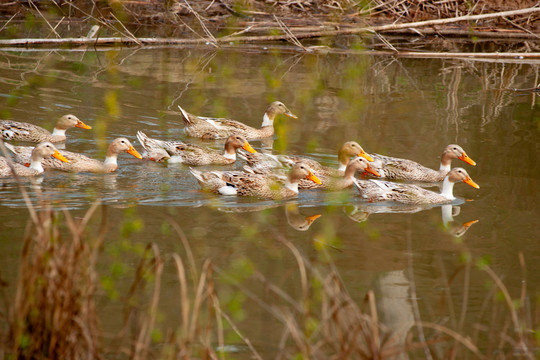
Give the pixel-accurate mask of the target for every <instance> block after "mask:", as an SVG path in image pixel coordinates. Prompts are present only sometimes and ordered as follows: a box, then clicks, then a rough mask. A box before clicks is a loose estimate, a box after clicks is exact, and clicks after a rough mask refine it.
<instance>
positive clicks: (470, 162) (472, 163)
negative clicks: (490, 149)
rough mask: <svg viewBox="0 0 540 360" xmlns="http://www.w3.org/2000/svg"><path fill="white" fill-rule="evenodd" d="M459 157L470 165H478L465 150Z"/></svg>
mask: <svg viewBox="0 0 540 360" xmlns="http://www.w3.org/2000/svg"><path fill="white" fill-rule="evenodd" d="M458 159H459V160H463V161H465V162H466V163H467V164H469V165H472V166H476V162H475V161H474V160H473V159H471V158H470V157H469V155H467V153H466V152H465V151H464V152H462V153H461V156H460V157H459V158H458Z"/></svg>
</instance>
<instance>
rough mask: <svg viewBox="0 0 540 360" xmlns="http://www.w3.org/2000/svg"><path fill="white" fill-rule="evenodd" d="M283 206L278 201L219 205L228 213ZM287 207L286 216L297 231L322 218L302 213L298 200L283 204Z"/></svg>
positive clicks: (319, 215)
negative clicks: (243, 204) (247, 204)
mask: <svg viewBox="0 0 540 360" xmlns="http://www.w3.org/2000/svg"><path fill="white" fill-rule="evenodd" d="M279 206H281V204H278V203H272V204H268V205H255V206H242V207H240V206H227V207H218V208H217V209H218V210H219V211H223V212H228V213H243V212H255V211H263V210H266V209H271V208H276V207H279ZM283 207H284V209H285V218H286V219H287V223H288V224H289V226H290V227H292V228H293V229H295V230H297V231H307V230H308V229H309V228H310V226H311V225H313V223H314V222H315V220H317V219H318V218H320V217H321V216H322V215H321V214H315V215H309V216H306V215H304V214H302V213H300V210H299V206H298V201H294V200H293V201H288V202H286V203H285V204H284V205H283Z"/></svg>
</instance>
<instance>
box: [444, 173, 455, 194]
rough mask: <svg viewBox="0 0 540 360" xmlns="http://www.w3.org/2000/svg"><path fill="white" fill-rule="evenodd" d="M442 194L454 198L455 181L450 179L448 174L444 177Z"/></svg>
mask: <svg viewBox="0 0 540 360" xmlns="http://www.w3.org/2000/svg"><path fill="white" fill-rule="evenodd" d="M441 195H442V196H444V197H445V198H447V199H448V200H454V199H455V197H454V183H453V182H451V181H450V180H449V179H448V176H447V177H445V178H444V181H443V185H442V190H441Z"/></svg>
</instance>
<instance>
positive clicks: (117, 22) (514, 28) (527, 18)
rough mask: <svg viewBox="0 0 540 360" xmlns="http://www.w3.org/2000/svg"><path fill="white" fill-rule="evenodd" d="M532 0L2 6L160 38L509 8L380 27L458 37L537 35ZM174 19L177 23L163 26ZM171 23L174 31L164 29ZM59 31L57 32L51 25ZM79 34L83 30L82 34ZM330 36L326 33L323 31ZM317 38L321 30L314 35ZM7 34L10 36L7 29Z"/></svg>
mask: <svg viewBox="0 0 540 360" xmlns="http://www.w3.org/2000/svg"><path fill="white" fill-rule="evenodd" d="M535 4H536V1H533V0H523V1H520V0H513V1H512V0H509V1H503V0H491V1H477V2H475V3H474V4H470V3H467V2H463V1H457V0H449V1H444V2H441V1H435V0H429V1H422V2H420V1H403V0H374V1H371V2H356V1H351V0H269V1H242V2H235V1H231V0H218V1H216V0H203V1H191V2H190V1H163V0H133V1H86V0H74V1H69V2H68V1H63V0H33V1H31V0H15V1H10V2H6V3H4V4H0V17H1V18H2V20H4V25H3V26H5V25H6V24H8V23H10V22H11V23H13V22H17V21H19V22H20V21H26V22H28V21H29V19H33V21H43V22H44V23H47V27H48V28H49V31H50V30H51V29H53V30H54V27H55V26H56V25H58V24H60V23H64V24H65V23H66V22H71V21H73V22H76V21H79V20H80V21H83V22H85V23H88V22H91V23H95V24H100V25H102V26H104V27H107V26H108V27H110V29H112V30H114V29H115V28H117V29H122V26H126V27H127V28H128V29H129V30H130V31H132V32H133V31H138V29H140V28H141V27H146V26H149V25H152V26H156V25H157V27H154V31H155V32H154V34H153V36H176V37H177V36H181V37H194V38H196V37H200V36H201V35H202V36H204V37H209V38H211V36H212V35H211V34H213V35H216V34H220V35H226V34H227V33H235V32H242V34H243V35H248V34H251V35H275V34H276V32H281V33H283V31H284V30H285V27H286V28H289V29H291V30H293V31H295V35H296V32H302V33H310V32H311V33H316V32H320V31H332V30H333V31H344V32H347V30H348V29H355V28H359V27H362V28H363V27H381V25H389V24H403V23H415V22H422V21H429V20H436V19H450V18H456V17H460V16H467V15H469V16H470V15H473V16H474V15H486V14H494V13H500V12H510V13H507V15H506V16H494V17H487V18H479V19H474V20H470V21H463V20H462V21H457V22H453V21H449V22H448V23H440V24H433V25H430V26H422V27H421V28H420V27H418V28H417V27H415V26H410V27H406V28H402V29H393V28H383V29H380V28H379V29H376V31H377V32H379V33H405V34H413V35H423V36H424V35H443V36H458V37H461V36H462V37H470V36H474V37H482V36H495V37H499V38H535V39H536V38H538V35H537V34H536V32H538V30H539V29H538V27H539V24H540V22H539V19H540V13H538V12H530V13H525V14H520V13H516V14H513V12H514V11H516V10H519V9H525V8H530V7H533V6H535ZM161 25H171V26H172V29H173V30H170V29H171V27H162V28H161V29H160V27H161ZM165 28H167V29H169V30H164V29H165ZM50 32H52V31H50ZM79 35H80V34H77V35H76V36H79ZM322 35H323V36H324V34H322ZM314 36H317V34H314ZM0 37H3V38H9V34H6V32H5V31H4V33H2V32H0Z"/></svg>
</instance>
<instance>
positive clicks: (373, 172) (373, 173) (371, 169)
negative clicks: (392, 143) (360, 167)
mask: <svg viewBox="0 0 540 360" xmlns="http://www.w3.org/2000/svg"><path fill="white" fill-rule="evenodd" d="M364 172H367V173H370V174H372V175H375V176H377V177H380V176H381V174H379V173H378V172H377V170H375V169H374V168H372V167H371V166H369V164H368V167H367V168H366V169H365V170H364Z"/></svg>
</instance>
